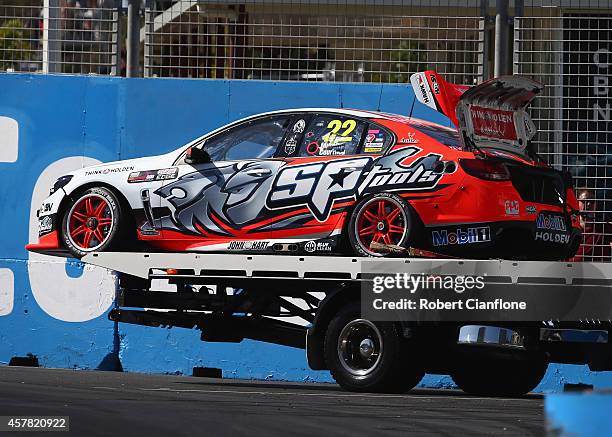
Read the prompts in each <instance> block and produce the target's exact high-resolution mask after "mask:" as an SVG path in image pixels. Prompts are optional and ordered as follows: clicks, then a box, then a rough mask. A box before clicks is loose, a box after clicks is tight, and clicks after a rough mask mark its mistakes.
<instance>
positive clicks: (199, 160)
mask: <svg viewBox="0 0 612 437" xmlns="http://www.w3.org/2000/svg"><path fill="white" fill-rule="evenodd" d="M185 162H186V163H187V164H207V163H209V162H212V160H211V159H210V155H209V154H208V152H207V151H206V150H203V149H201V148H199V147H190V148H189V149H187V152H185Z"/></svg>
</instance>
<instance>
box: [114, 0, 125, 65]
mask: <svg viewBox="0 0 612 437" xmlns="http://www.w3.org/2000/svg"><path fill="white" fill-rule="evenodd" d="M122 44H123V41H122V39H121V0H115V7H114V8H113V24H112V35H111V75H112V76H119V75H121V46H122Z"/></svg>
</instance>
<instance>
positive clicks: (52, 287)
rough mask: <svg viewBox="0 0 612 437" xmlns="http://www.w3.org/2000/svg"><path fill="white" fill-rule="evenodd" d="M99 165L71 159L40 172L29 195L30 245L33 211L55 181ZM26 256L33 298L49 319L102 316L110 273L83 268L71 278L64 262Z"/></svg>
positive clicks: (34, 235)
mask: <svg viewBox="0 0 612 437" xmlns="http://www.w3.org/2000/svg"><path fill="white" fill-rule="evenodd" d="M99 163H100V161H98V160H96V159H93V158H87V157H82V156H71V157H69V158H63V159H60V160H58V161H55V162H54V163H52V164H50V165H49V166H48V167H47V168H46V169H45V170H44V171H43V172H42V174H41V175H40V176H39V177H38V180H37V181H36V185H35V186H34V191H33V193H32V203H31V207H30V232H29V236H30V242H36V241H38V218H37V217H36V210H37V209H38V208H39V207H40V205H41V203H42V201H43V200H44V199H45V198H46V197H47V196H48V195H49V188H50V187H51V186H52V185H53V183H54V182H55V181H56V180H57V178H58V177H60V176H62V175H65V174H66V173H69V172H71V171H73V170H76V169H79V168H82V167H85V166H89V165H95V164H99ZM28 256H29V261H28V275H29V277H30V287H31V288H32V295H33V296H34V298H35V299H36V302H37V303H38V305H39V306H40V308H41V309H42V310H43V311H45V312H46V313H47V314H49V315H50V316H51V317H55V318H56V319H58V320H63V321H66V322H85V321H87V320H93V319H95V318H96V317H99V316H101V315H102V314H104V313H105V312H106V310H108V309H109V308H110V306H111V305H112V303H113V300H114V298H115V288H116V286H115V282H116V281H115V275H114V274H112V273H111V272H110V271H108V270H106V269H103V268H100V267H94V266H91V265H86V266H85V268H84V269H83V274H82V275H81V276H80V277H78V278H71V277H70V276H68V274H67V273H66V261H65V260H64V259H62V258H57V257H53V256H48V255H41V254H39V253H32V252H30V253H29V255H28Z"/></svg>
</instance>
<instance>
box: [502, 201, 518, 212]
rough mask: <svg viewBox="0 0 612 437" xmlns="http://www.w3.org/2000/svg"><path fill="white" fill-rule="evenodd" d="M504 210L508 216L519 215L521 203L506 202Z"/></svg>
mask: <svg viewBox="0 0 612 437" xmlns="http://www.w3.org/2000/svg"><path fill="white" fill-rule="evenodd" d="M504 208H505V210H506V215H518V214H519V201H518V200H506V201H505V202H504Z"/></svg>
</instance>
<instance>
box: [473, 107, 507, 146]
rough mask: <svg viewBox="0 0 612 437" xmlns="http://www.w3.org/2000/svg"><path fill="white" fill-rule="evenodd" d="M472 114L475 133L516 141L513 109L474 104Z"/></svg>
mask: <svg viewBox="0 0 612 437" xmlns="http://www.w3.org/2000/svg"><path fill="white" fill-rule="evenodd" d="M470 115H471V117H472V126H473V127H474V134H476V135H479V136H481V137H488V138H497V139H500V140H511V141H514V140H516V139H517V137H516V128H515V126H514V113H513V112H512V111H505V110H502V109H493V108H485V107H482V106H476V105H472V106H471V107H470Z"/></svg>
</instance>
